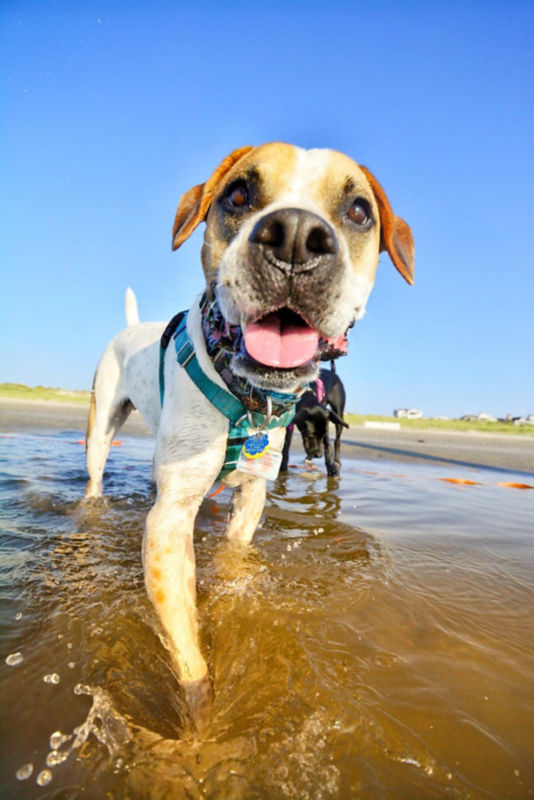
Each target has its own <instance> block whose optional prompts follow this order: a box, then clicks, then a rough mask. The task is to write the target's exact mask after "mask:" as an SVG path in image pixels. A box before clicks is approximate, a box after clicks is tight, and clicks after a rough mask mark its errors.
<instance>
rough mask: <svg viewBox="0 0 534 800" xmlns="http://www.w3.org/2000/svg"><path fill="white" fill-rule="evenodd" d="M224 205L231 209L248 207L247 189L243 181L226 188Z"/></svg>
mask: <svg viewBox="0 0 534 800" xmlns="http://www.w3.org/2000/svg"><path fill="white" fill-rule="evenodd" d="M226 203H227V205H228V206H229V207H230V208H233V209H238V208H243V207H244V206H246V205H248V189H247V186H246V184H245V183H244V182H243V181H239V182H238V183H233V184H232V185H231V186H229V187H228V191H227V192H226Z"/></svg>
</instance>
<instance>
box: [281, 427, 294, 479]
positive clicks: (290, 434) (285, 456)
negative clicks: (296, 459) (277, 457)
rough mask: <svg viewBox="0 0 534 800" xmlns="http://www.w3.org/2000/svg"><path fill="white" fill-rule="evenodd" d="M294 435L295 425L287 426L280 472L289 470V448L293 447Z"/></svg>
mask: <svg viewBox="0 0 534 800" xmlns="http://www.w3.org/2000/svg"><path fill="white" fill-rule="evenodd" d="M292 437H293V425H289V426H288V427H287V428H286V438H285V439H284V447H283V450H282V463H281V465H280V472H287V465H288V463H289V448H290V447H291V439H292Z"/></svg>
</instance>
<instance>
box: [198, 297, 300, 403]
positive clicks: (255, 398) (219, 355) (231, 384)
mask: <svg viewBox="0 0 534 800" xmlns="http://www.w3.org/2000/svg"><path fill="white" fill-rule="evenodd" d="M200 310H201V314H202V331H203V333H204V339H205V341H206V349H207V351H208V355H209V357H210V359H211V361H212V363H213V366H214V367H215V369H216V371H217V372H218V373H219V375H220V376H221V378H222V379H223V381H224V382H225V384H226V385H227V387H228V389H229V391H230V392H231V393H232V394H233V395H234V397H237V398H238V400H240V401H241V403H243V405H244V406H245V408H247V409H248V410H249V411H257V412H259V413H261V414H267V413H268V405H267V396H270V398H271V403H272V413H273V415H274V416H276V417H279V416H281V415H282V414H284V413H285V412H286V411H287V410H288V409H289V408H291V407H292V406H294V405H295V403H296V402H297V400H298V399H299V397H300V396H301V394H302V393H303V392H304V391H305V390H306V389H307V388H308V384H307V383H305V384H303V385H302V386H301V387H300V388H299V389H298V391H297V392H295V393H293V394H286V393H281V392H274V391H269V392H266V391H264V390H262V389H258V388H257V387H256V386H252V384H251V383H249V381H248V380H247V379H246V378H241V377H239V376H238V375H234V373H233V372H232V370H231V368H230V364H231V362H232V358H233V357H234V355H235V354H236V353H239V351H240V349H241V346H242V341H243V333H242V331H241V328H240V326H239V325H230V324H229V323H228V322H227V321H226V320H225V318H224V317H223V315H222V312H221V309H220V308H219V303H218V302H217V300H213V301H212V302H211V303H210V302H209V301H208V300H207V297H206V295H205V294H204V295H203V296H202V300H201V301H200Z"/></svg>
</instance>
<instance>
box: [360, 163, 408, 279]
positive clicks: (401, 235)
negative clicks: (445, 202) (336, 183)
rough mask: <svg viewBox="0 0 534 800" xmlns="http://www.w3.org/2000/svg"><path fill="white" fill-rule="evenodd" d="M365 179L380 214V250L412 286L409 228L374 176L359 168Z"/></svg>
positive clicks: (365, 169)
mask: <svg viewBox="0 0 534 800" xmlns="http://www.w3.org/2000/svg"><path fill="white" fill-rule="evenodd" d="M361 169H362V171H363V173H364V175H365V177H366V178H367V180H368V181H369V183H370V184H371V189H372V190H373V193H374V196H375V198H376V202H377V204H378V211H379V213H380V227H381V231H380V250H387V251H388V253H389V257H390V258H391V260H392V261H393V263H394V265H395V267H396V268H397V270H398V271H399V272H400V274H401V275H402V277H403V278H404V280H405V281H407V282H408V283H409V284H410V285H412V284H413V275H414V245H413V237H412V231H411V229H410V226H409V225H407V224H406V222H404V220H403V219H401V218H400V217H397V216H395V214H394V213H393V210H392V208H391V206H390V204H389V200H388V199H387V197H386V193H385V191H384V190H383V189H382V187H381V186H380V184H379V183H378V181H377V179H376V178H375V176H374V175H373V174H372V173H371V172H369V170H368V169H367V168H366V167H361Z"/></svg>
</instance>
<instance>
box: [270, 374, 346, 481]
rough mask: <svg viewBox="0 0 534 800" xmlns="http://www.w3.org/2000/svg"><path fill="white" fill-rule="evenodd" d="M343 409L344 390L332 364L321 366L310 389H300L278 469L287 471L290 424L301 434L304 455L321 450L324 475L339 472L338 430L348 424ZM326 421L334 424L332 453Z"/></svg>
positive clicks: (339, 432) (339, 439)
mask: <svg viewBox="0 0 534 800" xmlns="http://www.w3.org/2000/svg"><path fill="white" fill-rule="evenodd" d="M327 406H329V408H327ZM344 410H345V389H344V387H343V384H342V383H341V380H340V378H339V377H338V376H337V375H336V373H335V370H334V369H333V366H332V369H322V370H321V371H320V372H319V378H318V379H317V380H316V381H313V383H310V388H309V389H308V390H307V391H306V392H304V394H303V395H302V397H301V398H300V400H299V401H298V403H297V408H296V414H295V417H294V419H293V424H292V425H290V426H289V427H288V429H287V431H286V438H285V442H284V449H283V452H282V466H281V467H280V471H281V472H286V471H287V464H288V461H289V448H290V446H291V438H292V436H293V426H294V425H296V426H297V428H298V429H299V431H300V433H301V435H302V441H303V444H304V450H305V451H306V457H307V458H319V456H320V455H321V452H322V450H323V449H324V460H325V464H326V471H327V473H328V475H339V469H340V467H341V461H340V457H339V451H340V447H341V431H342V429H343V427H345V428H348V427H349V426H348V425H347V423H346V422H344V421H343V412H344ZM329 421H331V422H333V423H334V425H335V426H336V441H335V445H334V450H333V452H332V444H331V442H330V439H329V438H328V422H329Z"/></svg>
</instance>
